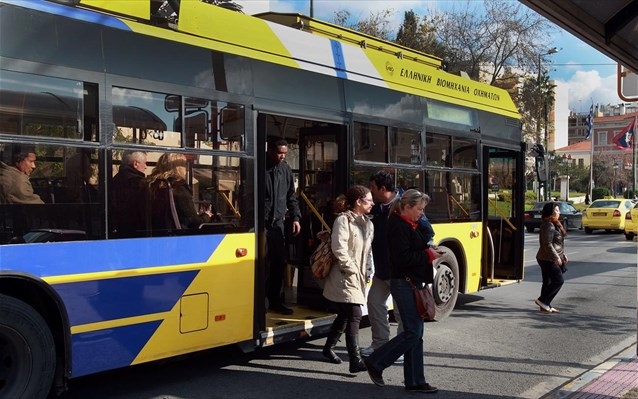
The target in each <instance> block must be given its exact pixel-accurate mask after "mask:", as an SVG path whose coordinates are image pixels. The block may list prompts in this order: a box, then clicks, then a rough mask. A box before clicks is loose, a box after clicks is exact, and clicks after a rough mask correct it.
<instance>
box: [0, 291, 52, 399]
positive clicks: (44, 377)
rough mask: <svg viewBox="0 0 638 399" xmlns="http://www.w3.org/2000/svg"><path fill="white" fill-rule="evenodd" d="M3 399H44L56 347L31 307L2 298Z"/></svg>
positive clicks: (0, 352)
mask: <svg viewBox="0 0 638 399" xmlns="http://www.w3.org/2000/svg"><path fill="white" fill-rule="evenodd" d="M0 315H2V317H1V318H0V398H12V399H44V398H46V397H47V396H48V394H49V391H50V390H51V384H52V383H53V374H54V372H55V345H54V342H53V336H52V335H51V331H49V327H48V326H47V324H46V322H45V321H44V319H43V318H42V316H40V314H39V313H38V312H36V311H35V310H34V309H33V308H32V307H30V306H29V305H27V304H26V303H24V302H22V301H19V300H17V299H15V298H12V297H8V296H6V295H1V294H0Z"/></svg>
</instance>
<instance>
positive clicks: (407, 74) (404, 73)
mask: <svg viewBox="0 0 638 399" xmlns="http://www.w3.org/2000/svg"><path fill="white" fill-rule="evenodd" d="M400 76H401V77H402V78H408V79H412V80H418V81H419V82H423V83H432V76H430V75H427V74H425V73H421V72H415V71H411V70H409V69H405V68H401V75H400Z"/></svg>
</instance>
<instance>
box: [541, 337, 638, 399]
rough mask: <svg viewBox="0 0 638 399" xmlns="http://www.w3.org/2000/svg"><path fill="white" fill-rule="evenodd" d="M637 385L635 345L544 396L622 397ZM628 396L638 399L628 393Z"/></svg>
mask: <svg viewBox="0 0 638 399" xmlns="http://www.w3.org/2000/svg"><path fill="white" fill-rule="evenodd" d="M634 388H638V358H637V357H636V344H634V345H632V346H631V347H629V348H627V349H625V350H624V351H623V352H621V353H619V354H618V355H616V356H614V357H613V358H611V359H609V360H608V361H606V362H605V363H603V364H601V365H599V366H598V367H596V368H594V369H593V370H591V371H588V372H586V373H585V374H583V375H581V376H579V377H578V378H576V379H574V380H573V381H571V382H569V383H567V384H565V385H563V386H562V387H560V388H558V389H557V390H556V391H554V392H552V393H550V394H549V395H547V396H545V398H547V399H550V398H554V399H612V398H622V397H623V396H624V395H625V394H626V393H627V392H629V391H630V390H632V389H634ZM631 398H633V399H635V398H638V395H637V396H631Z"/></svg>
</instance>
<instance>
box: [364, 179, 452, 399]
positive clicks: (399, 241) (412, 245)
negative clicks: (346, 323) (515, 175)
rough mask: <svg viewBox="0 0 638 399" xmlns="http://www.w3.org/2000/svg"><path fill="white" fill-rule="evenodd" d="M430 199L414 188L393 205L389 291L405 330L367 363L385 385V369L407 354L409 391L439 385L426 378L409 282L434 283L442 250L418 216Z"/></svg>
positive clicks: (375, 379)
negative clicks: (433, 245)
mask: <svg viewBox="0 0 638 399" xmlns="http://www.w3.org/2000/svg"><path fill="white" fill-rule="evenodd" d="M428 202H429V197H428V196H427V194H424V193H422V192H420V191H418V190H413V189H411V190H407V191H406V192H405V193H403V195H402V196H401V198H400V199H399V200H397V201H394V203H393V205H392V208H391V209H390V215H389V217H388V237H387V239H388V248H389V251H390V291H391V293H392V298H393V299H394V300H395V301H396V304H397V306H398V308H399V314H400V315H401V322H402V323H403V331H402V332H400V333H399V334H398V335H397V336H396V337H394V338H392V339H391V340H390V341H388V342H386V343H385V344H383V346H381V347H380V348H378V349H376V350H375V351H374V352H372V354H371V355H370V357H368V358H367V359H366V360H365V365H366V367H367V369H368V374H369V375H370V379H371V380H372V382H374V383H375V384H376V385H378V386H381V387H382V386H384V385H385V381H384V380H383V370H385V369H386V368H387V367H389V366H390V365H392V364H393V363H394V362H395V361H396V360H397V359H398V358H399V356H401V355H404V359H405V360H404V362H403V379H404V381H403V383H404V384H405V389H406V391H408V392H425V393H434V392H437V391H438V389H437V388H436V387H434V386H432V385H430V384H428V383H427V382H426V381H425V373H424V370H423V367H424V365H423V319H422V318H421V316H420V315H419V312H418V310H417V307H416V302H415V300H414V294H413V292H412V286H411V285H410V282H412V284H414V285H415V286H417V287H423V286H424V284H431V283H432V282H433V280H434V269H433V266H432V262H433V261H434V260H435V259H437V258H440V257H441V252H439V251H438V250H436V249H434V248H431V247H430V246H429V245H428V240H429V237H427V236H426V235H424V234H422V233H421V231H420V229H419V219H420V218H421V216H422V215H423V210H424V209H425V206H426V205H427V204H428ZM408 279H409V281H410V282H408Z"/></svg>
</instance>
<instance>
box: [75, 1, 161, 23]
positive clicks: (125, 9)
mask: <svg viewBox="0 0 638 399" xmlns="http://www.w3.org/2000/svg"><path fill="white" fill-rule="evenodd" d="M80 4H81V5H83V6H86V7H89V8H96V9H99V10H103V11H107V12H112V13H115V14H122V15H127V16H130V17H133V18H141V19H145V20H149V19H150V18H151V5H150V1H149V0H134V1H131V0H81V1H80Z"/></svg>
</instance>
